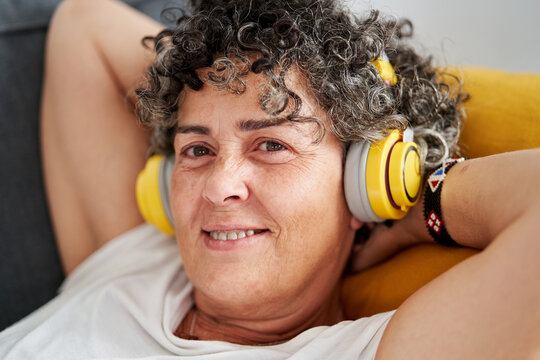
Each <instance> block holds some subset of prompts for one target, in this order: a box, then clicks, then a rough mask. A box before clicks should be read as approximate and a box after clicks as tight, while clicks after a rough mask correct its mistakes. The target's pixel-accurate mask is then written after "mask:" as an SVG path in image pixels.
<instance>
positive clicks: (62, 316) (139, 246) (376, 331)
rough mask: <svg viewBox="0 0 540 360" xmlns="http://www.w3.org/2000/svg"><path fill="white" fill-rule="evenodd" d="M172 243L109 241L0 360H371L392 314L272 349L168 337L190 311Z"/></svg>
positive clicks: (310, 333) (134, 236)
mask: <svg viewBox="0 0 540 360" xmlns="http://www.w3.org/2000/svg"><path fill="white" fill-rule="evenodd" d="M191 293H192V286H191V284H190V282H189V280H188V278H187V277H186V274H185V272H184V269H183V267H182V260H181V258H180V256H179V252H178V248H177V247H176V242H175V241H174V239H173V238H171V237H167V236H165V235H162V234H160V233H159V232H158V231H157V230H156V229H155V228H154V227H152V226H150V225H147V224H145V225H140V226H138V227H136V228H134V229H132V230H130V231H128V232H127V233H125V234H123V235H121V236H119V237H118V238H116V239H114V240H112V241H111V242H109V243H108V244H107V245H105V246H104V247H102V248H101V249H100V250H98V251H97V252H96V253H94V254H93V255H92V256H90V257H89V258H88V259H87V260H86V261H85V262H83V263H82V264H81V265H80V266H79V267H78V268H77V269H75V271H73V273H72V274H71V275H70V276H69V277H68V278H67V279H66V281H65V282H64V284H63V285H62V287H61V291H60V294H59V295H58V296H57V297H56V298H54V299H53V300H52V301H50V302H49V303H47V304H46V305H45V306H43V307H41V308H40V309H38V310H37V311H35V312H34V313H32V314H30V315H29V316H27V317H26V318H24V319H23V320H21V321H19V322H18V323H16V324H15V325H13V326H11V327H9V328H7V329H6V330H4V331H3V332H1V333H0V359H4V360H10V359H16V360H21V359H54V360H61V359H70V360H75V359H113V358H114V359H126V358H137V359H141V358H143V359H144V358H150V359H160V360H164V359H220V360H222V359H233V360H243V359H246V360H254V359H267V360H270V359H309V360H312V359H372V358H374V357H375V352H376V350H377V346H378V344H379V341H380V339H381V336H382V333H383V331H384V329H385V327H386V325H387V324H388V321H389V320H390V318H391V316H392V314H393V312H388V313H383V314H378V315H375V316H372V317H370V318H363V319H359V320H356V321H343V322H340V323H338V324H336V325H334V326H319V327H315V328H311V329H309V330H307V331H305V332H303V333H301V334H300V335H298V336H296V337H295V338H293V339H291V340H289V341H287V342H285V343H282V344H277V345H268V346H247V345H237V344H231V343H227V342H223V341H197V340H185V339H181V338H178V337H176V336H174V335H173V332H174V330H175V329H176V328H177V326H178V324H179V323H180V321H181V320H182V319H183V317H184V316H185V315H186V313H187V312H188V310H189V309H190V308H191V306H192V302H193V300H192V296H191Z"/></svg>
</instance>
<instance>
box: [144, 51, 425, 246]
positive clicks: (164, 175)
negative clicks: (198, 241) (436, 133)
mask: <svg viewBox="0 0 540 360" xmlns="http://www.w3.org/2000/svg"><path fill="white" fill-rule="evenodd" d="M383 55H384V54H383ZM372 64H373V66H375V68H376V69H377V70H378V71H379V74H380V75H381V78H382V79H383V81H384V82H385V83H386V84H388V85H393V84H395V82H396V75H395V73H394V70H393V68H392V65H391V64H390V63H389V62H388V59H387V58H386V57H385V56H383V57H382V58H379V59H376V60H374V61H372ZM173 166H174V155H169V156H163V155H154V156H152V157H151V158H150V159H149V160H148V162H147V163H146V166H145V168H144V170H143V171H142V172H141V173H140V174H139V176H138V178H137V186H136V187H137V189H136V192H137V203H138V205H139V209H140V211H141V213H142V215H143V217H144V218H145V220H146V221H148V222H149V223H151V224H153V225H155V226H156V227H157V228H158V229H160V230H161V231H162V232H163V233H165V234H167V235H172V234H174V227H173V219H172V213H171V206H170V198H169V189H170V182H171V175H172V168H173ZM421 184H422V175H421V166H420V153H419V150H418V146H417V145H416V144H415V143H414V142H413V133H412V130H411V129H407V130H405V131H404V132H403V133H401V132H400V131H399V130H391V131H390V133H389V135H388V136H387V137H386V138H384V139H382V140H380V141H376V142H374V143H373V144H369V143H366V142H356V143H353V144H351V146H350V148H349V151H348V153H347V159H346V160H345V169H344V176H343V186H344V190H345V198H346V200H347V204H348V206H349V209H350V210H351V213H352V214H353V215H354V217H356V218H357V219H358V220H361V221H364V222H380V221H384V220H386V219H401V218H402V217H404V216H405V214H406V213H407V211H408V210H409V209H410V208H411V207H412V206H413V205H414V204H416V202H417V201H418V198H419V194H420V187H421Z"/></svg>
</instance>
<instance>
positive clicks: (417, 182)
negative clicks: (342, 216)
mask: <svg viewBox="0 0 540 360" xmlns="http://www.w3.org/2000/svg"><path fill="white" fill-rule="evenodd" d="M343 181H344V189H345V198H346V200H347V204H348V205H349V209H350V211H351V213H352V214H353V215H354V217H356V218H357V219H358V220H360V221H364V222H381V221H384V220H385V219H401V218H402V217H404V216H405V214H406V213H407V212H408V210H409V208H410V207H411V206H413V205H414V204H415V203H416V202H417V201H418V197H419V193H420V188H421V184H422V176H421V174H420V154H419V151H418V146H417V145H416V144H415V143H414V142H412V141H408V142H403V141H402V134H401V133H400V132H399V131H398V130H392V131H390V134H389V135H388V136H387V137H386V138H384V139H382V140H379V141H376V142H374V143H373V144H371V145H370V144H369V143H364V142H359V143H353V144H351V146H350V148H349V151H348V153H347V159H346V162H345V171H344V179H343Z"/></svg>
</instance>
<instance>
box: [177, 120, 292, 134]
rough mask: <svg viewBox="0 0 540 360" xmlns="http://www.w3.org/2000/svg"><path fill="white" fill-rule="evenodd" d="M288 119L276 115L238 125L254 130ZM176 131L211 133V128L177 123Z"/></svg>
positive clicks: (182, 132) (241, 128)
mask: <svg viewBox="0 0 540 360" xmlns="http://www.w3.org/2000/svg"><path fill="white" fill-rule="evenodd" d="M287 121H288V120H287V118H285V117H276V118H271V119H248V120H241V121H239V122H238V123H237V125H236V126H237V128H238V129H240V130H242V131H254V130H260V129H264V128H268V127H272V126H279V125H281V124H283V123H285V122H287ZM175 132H176V133H177V134H190V133H194V134H200V135H210V134H211V130H210V128H209V127H207V126H201V125H177V126H176V131H175Z"/></svg>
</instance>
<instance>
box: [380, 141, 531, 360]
mask: <svg viewBox="0 0 540 360" xmlns="http://www.w3.org/2000/svg"><path fill="white" fill-rule="evenodd" d="M539 157H540V149H536V150H527V151H520V152H514V153H506V154H500V155H495V156H490V157H486V158H481V159H474V160H469V161H466V162H463V163H460V164H458V165H456V166H455V167H454V168H453V169H452V170H451V171H450V172H449V175H448V176H447V178H446V180H445V181H444V186H443V192H442V199H441V206H442V213H443V217H444V220H445V222H446V226H447V229H448V232H449V233H450V235H451V236H452V237H453V238H454V239H455V240H456V241H457V242H458V243H460V244H463V245H466V246H471V247H476V248H485V250H484V251H482V252H481V253H479V254H478V255H476V256H473V257H472V258H469V259H468V260H466V261H464V262H462V263H461V264H459V265H457V266H455V267H454V268H452V269H451V270H449V271H448V272H447V273H445V274H443V275H442V276H441V277H439V278H437V279H435V280H434V281H432V282H431V283H429V284H428V285H427V286H425V287H424V288H422V289H421V290H419V291H418V292H417V293H416V294H414V295H413V296H412V297H411V298H409V299H408V300H407V301H406V302H405V303H404V304H403V305H402V306H401V307H400V308H399V309H398V311H397V313H396V315H395V316H394V318H393V319H392V320H391V322H390V324H389V326H388V328H387V330H386V332H385V334H384V336H383V339H382V342H381V345H380V348H379V352H378V358H379V359H423V358H426V359H434V358H436V359H499V358H501V359H503V358H504V359H510V358H512V359H530V358H537V357H538V356H539V355H540V281H538V278H539V276H540V235H538V234H539V233H538V229H539V221H540V190H539V189H538V184H539V183H540V163H539V162H538V159H539ZM416 208H418V209H415V211H413V212H412V213H411V214H410V215H408V216H407V218H406V219H405V220H404V221H403V223H402V224H399V225H397V224H396V225H397V226H395V227H396V229H394V228H392V229H390V230H389V231H387V234H390V233H393V234H394V236H396V234H398V233H399V232H401V233H403V231H404V229H407V230H406V231H409V230H408V229H413V228H414V229H417V230H415V231H416V236H420V237H423V238H424V240H427V239H428V234H427V231H426V230H425V226H424V225H423V216H422V214H421V209H420V208H419V207H418V206H417V207H416ZM409 232H410V231H409ZM387 234H385V235H387ZM379 235H380V234H379ZM535 356H536V357H535Z"/></svg>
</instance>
